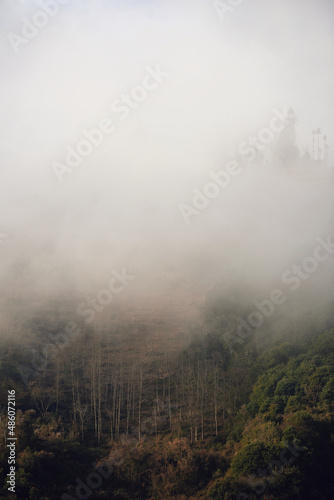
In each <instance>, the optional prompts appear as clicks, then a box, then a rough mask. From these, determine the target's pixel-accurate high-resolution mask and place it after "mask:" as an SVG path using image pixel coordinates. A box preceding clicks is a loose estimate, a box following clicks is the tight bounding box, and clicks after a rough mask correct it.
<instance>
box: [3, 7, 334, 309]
mask: <svg viewBox="0 0 334 500" xmlns="http://www.w3.org/2000/svg"><path fill="white" fill-rule="evenodd" d="M223 4H224V2H212V1H210V0H195V1H194V0H191V1H190V0H189V1H188V0H182V1H179V2H175V1H169V2H166V1H155V2H152V1H148V0H146V1H144V0H143V1H134V0H133V1H128V2H118V1H107V0H98V1H93V0H92V1H89V0H85V1H79V0H72V1H68V2H65V1H64V2H63V3H62V4H61V2H58V3H57V2H56V0H54V1H53V2H52V1H51V2H47V1H45V2H43V1H41V2H35V1H21V2H20V1H18V0H13V1H9V0H4V1H2V2H1V6H0V11H1V16H0V17H1V21H0V35H1V40H2V44H1V49H0V58H1V68H2V88H1V94H0V101H1V107H2V123H1V183H0V192H1V197H0V207H1V210H0V233H1V239H0V242H1V244H0V259H1V260H0V263H1V269H0V289H1V295H2V297H3V300H5V299H6V298H9V299H13V300H14V299H16V298H21V299H22V298H23V299H25V298H26V299H28V298H29V300H31V297H35V298H36V300H38V298H42V297H52V296H54V297H55V296H62V295H66V294H68V293H71V294H74V295H76V296H78V297H80V296H82V295H85V294H87V293H90V292H91V291H92V290H98V289H99V288H101V287H104V286H106V284H107V283H108V281H109V279H110V275H111V274H110V273H111V272H112V270H113V269H117V270H119V271H120V270H121V269H122V268H125V269H127V270H129V272H130V273H131V275H133V276H135V277H136V278H138V279H140V280H144V281H145V283H146V285H147V286H148V287H150V286H152V287H153V288H154V286H155V284H156V280H157V279H158V276H161V273H167V274H168V273H169V275H170V274H172V275H175V276H177V278H176V279H177V280H178V281H180V282H185V283H193V284H194V286H196V283H200V284H201V286H202V285H203V284H204V288H205V289H207V290H208V289H209V288H210V287H212V286H213V285H214V284H215V283H216V282H217V281H219V282H221V283H223V287H225V289H226V291H227V293H228V290H229V287H230V284H233V283H236V282H237V283H239V284H241V285H240V286H243V285H242V284H243V283H244V284H247V287H250V289H254V294H255V293H259V290H260V291H261V290H266V291H269V292H270V290H271V289H273V288H277V287H278V288H279V287H281V288H282V286H283V285H282V276H283V275H284V273H287V272H288V271H289V270H290V269H291V268H292V266H294V265H301V264H302V263H303V261H304V259H308V258H310V257H311V258H312V257H313V256H314V251H315V249H316V247H317V246H318V244H319V243H318V240H317V239H318V238H322V239H323V240H325V241H328V238H330V237H332V240H333V239H334V225H333V222H334V210H333V208H334V201H333V200H334V199H333V187H334V180H333V179H334V177H333V174H332V172H333V171H334V169H333V167H334V164H333V154H332V151H331V149H329V156H328V163H327V166H326V167H324V166H322V167H321V166H320V165H319V168H318V170H316V169H315V167H314V165H313V167H312V168H311V167H310V165H309V164H307V165H306V167H305V168H304V170H303V163H302V161H301V160H298V159H295V160H294V162H285V163H284V162H280V161H279V160H277V158H276V156H275V151H276V149H275V145H276V144H277V143H278V142H277V141H278V140H279V136H280V133H281V132H282V130H283V127H285V126H286V125H287V113H288V110H289V109H290V108H293V111H294V113H295V115H296V116H297V118H298V123H296V125H295V132H296V145H297V147H298V149H299V151H300V155H302V153H305V151H308V152H309V153H310V154H312V130H314V129H316V128H318V127H320V128H321V131H322V133H323V134H326V135H327V141H328V144H329V145H330V147H331V145H332V144H333V141H332V139H333V132H334V127H333V118H332V114H331V113H330V112H329V110H330V109H332V108H333V93H332V84H333V5H332V2H330V1H329V0H327V1H325V0H322V1H320V2H317V3H315V2H312V1H310V0H307V1H301V0H300V1H296V2H289V1H288V0H283V1H280V2H278V1H276V2H275V1H272V2H268V1H265V0H253V1H249V2H246V1H245V2H234V3H233V2H230V3H229V2H228V1H227V2H225V4H226V5H229V6H230V8H229V9H228V10H227V11H226V13H223V11H222V5H223ZM232 4H233V5H234V6H233V7H232ZM236 4H238V5H236ZM46 5H48V7H45V6H46ZM48 9H49V10H48ZM38 12H42V13H44V15H42V16H41V15H40V14H39V17H38V15H37V14H36V13H38ZM34 16H35V17H34ZM36 16H37V17H36ZM33 20H35V24H39V25H40V26H41V27H37V28H36V26H35V25H34V24H31V23H32V22H33ZM275 117H276V118H275ZM280 117H281V118H280ZM264 129H265V132H263V130H264ZM268 130H269V132H268ZM268 134H269V135H268ZM252 137H255V138H257V140H258V144H259V147H258V149H256V151H257V152H259V151H260V153H261V154H260V155H257V156H256V158H254V159H252V154H251V153H252V151H254V148H253V149H252V148H250V146H249V144H250V143H252V139H250V138H252ZM259 137H260V139H259ZM261 138H262V139H261ZM87 141H88V146H87ZM245 141H246V142H245ZM261 141H262V142H261ZM263 141H264V142H263ZM247 144H248V146H247ZM253 144H254V142H253ZM247 151H248V152H247ZM262 153H263V154H262ZM331 169H333V170H331ZM226 172H227V173H226ZM214 179H216V180H214ZM217 179H218V180H217ZM212 182H215V186H216V187H212V185H211V187H210V186H209V184H210V183H211V184H212ZM205 192H206V193H207V194H206V195H205ZM203 193H204V194H203ZM325 252H326V250H324V251H323V252H322V253H321V255H322V257H323V258H324V256H325ZM327 253H328V258H327V259H325V258H324V260H323V261H321V262H320V261H319V262H318V265H317V267H316V269H314V270H312V272H311V271H310V272H309V273H307V274H308V275H307V277H306V278H300V282H301V287H300V290H306V289H309V290H310V293H311V295H312V290H313V289H314V296H316V297H317V298H319V293H320V294H321V295H322V297H323V300H324V302H328V301H330V300H331V297H332V295H333V285H332V283H333V277H334V255H332V254H331V253H330V251H328V252H327ZM307 265H308V264H306V266H307ZM309 265H310V266H311V264H309ZM309 268H310V269H311V267H309ZM304 272H305V271H304ZM294 273H295V271H292V274H294ZM289 277H290V278H291V275H289ZM289 277H287V278H286V279H289ZM136 278H135V279H136ZM159 279H160V278H159ZM245 286H246V285H245ZM285 286H286V287H287V288H289V285H288V284H287V283H286V284H285ZM291 286H293V285H291V284H290V288H291ZM260 293H261V292H260ZM295 293H296V294H298V293H299V292H298V290H296V291H295ZM263 298H265V297H263ZM3 303H5V302H3Z"/></svg>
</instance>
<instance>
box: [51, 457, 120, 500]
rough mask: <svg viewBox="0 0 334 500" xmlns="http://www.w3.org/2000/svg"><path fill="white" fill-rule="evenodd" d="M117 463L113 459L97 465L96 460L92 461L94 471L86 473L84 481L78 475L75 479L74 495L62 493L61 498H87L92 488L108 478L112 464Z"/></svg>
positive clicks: (97, 486)
mask: <svg viewBox="0 0 334 500" xmlns="http://www.w3.org/2000/svg"><path fill="white" fill-rule="evenodd" d="M120 464H121V462H119V463H117V464H116V463H114V462H113V461H111V460H110V461H108V462H102V463H101V464H100V465H98V464H97V463H96V462H93V463H92V466H93V467H94V468H95V470H96V472H91V473H90V474H88V476H87V478H86V481H82V480H81V479H80V478H79V477H77V478H76V479H75V481H76V483H77V486H76V488H75V497H73V496H72V495H70V494H69V493H64V494H63V495H62V496H61V500H77V499H79V500H86V499H88V498H89V497H90V496H91V494H92V493H93V490H97V489H98V488H100V487H101V485H102V482H103V479H109V477H110V476H111V474H112V472H113V465H120Z"/></svg>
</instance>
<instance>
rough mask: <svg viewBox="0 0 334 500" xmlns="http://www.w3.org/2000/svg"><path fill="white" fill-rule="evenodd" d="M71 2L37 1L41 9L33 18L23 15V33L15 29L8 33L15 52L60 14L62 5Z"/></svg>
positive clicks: (62, 0) (58, 0)
mask: <svg viewBox="0 0 334 500" xmlns="http://www.w3.org/2000/svg"><path fill="white" fill-rule="evenodd" d="M70 2H71V0H38V1H37V2H36V3H37V4H38V5H39V7H40V10H37V11H36V12H35V13H34V14H33V16H32V17H31V19H28V18H27V17H21V21H22V26H21V33H20V34H17V33H14V32H13V31H10V32H9V33H7V38H8V40H9V43H10V45H11V47H12V49H13V51H14V52H15V54H18V52H19V49H20V47H21V45H27V44H28V43H29V42H30V41H31V40H32V39H34V38H35V37H36V36H37V35H38V33H39V32H40V30H41V29H43V28H45V26H47V24H49V21H50V19H53V18H54V17H56V16H57V15H58V13H59V11H60V7H61V6H63V5H67V4H68V3H70Z"/></svg>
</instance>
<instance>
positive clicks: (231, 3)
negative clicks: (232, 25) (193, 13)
mask: <svg viewBox="0 0 334 500" xmlns="http://www.w3.org/2000/svg"><path fill="white" fill-rule="evenodd" d="M243 3H244V0H225V1H224V2H223V1H222V0H213V1H212V5H213V7H214V9H215V11H216V14H217V15H218V17H219V19H220V21H224V20H225V16H226V14H231V12H234V11H235V9H236V8H237V7H239V6H240V5H241V4H243Z"/></svg>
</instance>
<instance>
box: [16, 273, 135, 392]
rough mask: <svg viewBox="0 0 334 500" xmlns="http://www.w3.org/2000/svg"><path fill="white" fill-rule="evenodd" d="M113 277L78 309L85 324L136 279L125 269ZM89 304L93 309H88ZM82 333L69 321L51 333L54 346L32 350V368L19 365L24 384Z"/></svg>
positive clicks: (75, 324) (49, 335) (77, 326)
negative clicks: (62, 327) (57, 330)
mask: <svg viewBox="0 0 334 500" xmlns="http://www.w3.org/2000/svg"><path fill="white" fill-rule="evenodd" d="M112 275H113V276H112V277H111V278H110V280H109V282H108V285H107V288H102V289H101V290H99V291H98V293H97V295H96V299H93V300H91V301H89V302H81V303H80V304H79V306H78V307H77V310H76V312H77V314H78V315H79V316H84V317H85V323H87V324H89V323H91V322H92V321H94V319H95V316H96V313H97V312H101V311H102V310H103V308H104V307H105V306H107V305H109V304H110V302H111V301H112V298H113V294H119V293H121V292H122V291H123V290H124V289H125V288H126V287H127V286H128V285H129V281H132V280H134V279H135V276H132V275H128V274H126V270H125V268H123V269H122V271H121V273H119V272H118V271H116V270H115V269H113V270H112ZM87 304H88V305H90V306H91V307H87ZM80 333H81V329H80V327H79V325H78V323H77V322H75V321H69V322H68V323H67V324H66V326H65V328H64V330H63V331H60V332H57V333H51V332H50V333H49V334H48V337H49V339H50V340H51V342H52V344H47V345H46V346H45V347H44V348H43V350H42V353H41V354H40V353H38V352H37V351H36V349H33V348H30V352H31V353H32V359H31V362H30V366H25V365H22V364H19V365H18V366H17V370H18V372H19V373H20V375H21V379H22V381H23V383H24V384H25V385H26V386H28V384H29V383H30V382H31V381H32V380H34V379H35V378H37V377H38V376H39V375H40V374H41V373H42V372H43V371H44V370H46V367H47V365H48V362H49V361H50V360H51V359H53V358H54V357H55V356H56V353H57V348H58V349H60V350H63V349H64V348H65V347H66V346H67V344H68V343H69V342H70V340H71V339H73V338H74V337H76V336H77V335H79V334H80Z"/></svg>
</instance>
